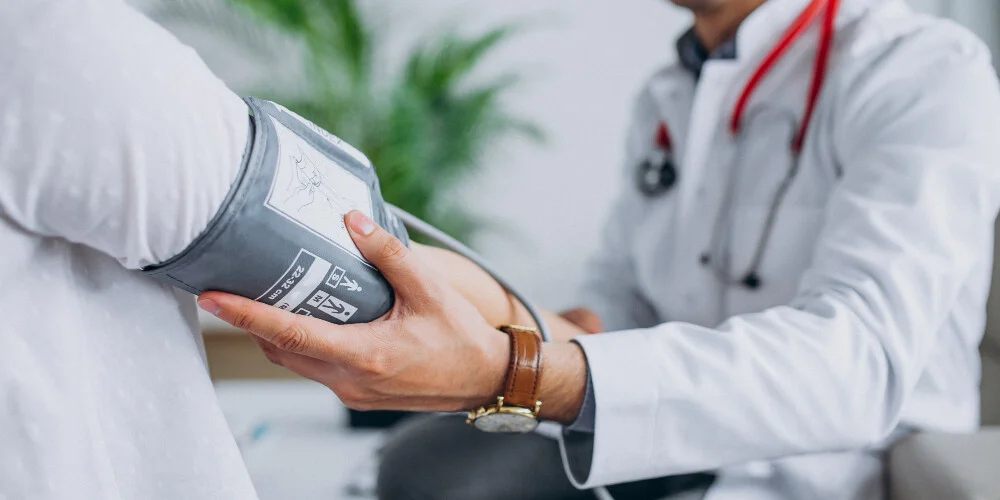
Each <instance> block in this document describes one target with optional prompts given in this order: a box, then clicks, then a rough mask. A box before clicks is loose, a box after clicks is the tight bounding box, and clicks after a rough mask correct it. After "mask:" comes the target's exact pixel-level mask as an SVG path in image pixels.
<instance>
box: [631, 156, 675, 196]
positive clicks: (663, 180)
mask: <svg viewBox="0 0 1000 500" xmlns="http://www.w3.org/2000/svg"><path fill="white" fill-rule="evenodd" d="M655 156H661V158H650V159H647V160H646V161H643V162H642V164H640V165H639V189H640V190H641V191H642V193H643V194H645V195H646V196H657V195H660V194H663V193H665V192H667V191H669V190H670V188H672V187H674V184H676V183H677V167H676V166H674V162H673V159H672V158H671V157H670V156H671V155H670V154H661V155H655Z"/></svg>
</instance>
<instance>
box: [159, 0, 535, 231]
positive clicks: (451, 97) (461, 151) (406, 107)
mask: <svg viewBox="0 0 1000 500" xmlns="http://www.w3.org/2000/svg"><path fill="white" fill-rule="evenodd" d="M204 1H205V0H202V2H204ZM228 1H229V3H230V5H231V8H232V10H233V11H235V13H236V14H237V15H240V16H247V17H249V18H250V19H252V20H254V22H256V23H257V24H258V25H259V24H263V25H264V26H267V27H270V28H273V29H276V30H278V31H279V32H280V33H283V34H284V35H286V36H288V37H290V38H292V39H293V40H295V41H297V42H299V43H300V44H301V47H302V50H301V53H302V57H303V58H304V61H303V62H304V65H303V66H304V68H305V82H304V85H303V88H302V89H278V90H267V89H265V90H262V91H261V92H260V93H259V95H261V96H262V97H265V98H268V99H272V100H274V101H277V102H280V103H282V104H283V105H284V106H286V107H288V108H289V109H292V110H293V111H295V112H297V113H299V114H301V115H302V116H304V117H306V118H308V119H310V120H312V121H314V122H315V123H316V124H317V125H319V126H321V127H323V128H325V129H327V130H329V131H331V132H333V133H335V134H337V135H338V136H340V137H341V138H343V139H344V140H346V141H348V142H349V143H351V144H353V145H354V146H356V147H357V148H358V149H360V150H361V151H363V152H365V154H367V155H368V156H369V158H371V160H372V162H373V163H374V164H375V166H376V169H377V171H378V175H379V179H380V183H381V186H382V191H383V194H384V196H385V198H386V199H387V200H388V201H390V202H391V203H394V204H396V205H399V206H400V207H402V208H403V209H405V210H407V211H409V212H411V213H413V214H414V215H417V216H418V217H421V218H423V219H425V220H427V221H429V222H431V223H432V224H434V225H436V226H438V227H440V228H442V229H444V230H446V231H448V232H449V233H451V234H452V235H454V236H456V237H458V238H459V239H467V238H468V237H469V236H470V235H471V234H472V233H473V231H474V230H475V229H476V228H477V226H478V224H477V221H475V220H474V219H473V218H472V217H471V216H470V215H469V214H468V213H467V212H465V211H463V210H461V209H459V208H458V207H456V206H454V204H453V203H452V202H449V201H448V200H446V199H443V198H442V196H441V195H442V193H444V192H445V191H446V190H447V189H448V188H449V187H451V186H453V185H454V184H455V183H456V182H457V181H459V180H460V179H462V178H463V176H465V175H467V174H469V173H471V172H473V171H475V170H476V169H477V168H478V167H479V166H480V162H481V159H482V158H483V157H484V153H485V152H486V151H487V150H488V149H489V147H490V146H491V145H493V144H496V143H497V142H498V140H499V139H500V138H502V137H503V136H504V135H506V134H509V133H520V134H524V135H526V136H528V137H530V138H533V139H541V137H542V134H541V132H540V131H539V130H538V129H537V128H536V127H535V126H534V125H532V124H531V123H528V122H526V121H523V120H521V119H519V118H517V117H514V116H511V115H510V114H508V113H507V112H505V110H504V107H503V106H502V104H501V102H500V100H501V98H502V96H503V95H504V94H505V93H506V92H507V91H508V90H509V89H510V88H511V86H512V85H514V84H515V83H517V81H518V78H517V77H516V76H515V75H512V74H506V75H503V76H500V77H497V78H495V79H493V80H488V81H486V82H482V83H476V82H473V81H472V79H471V78H470V75H472V74H473V73H474V71H475V70H476V69H477V68H478V67H479V66H480V65H481V64H482V62H483V61H484V59H486V58H487V57H488V56H489V55H490V53H491V51H493V50H494V49H495V48H496V47H497V46H498V45H499V44H500V43H501V42H503V41H504V40H506V39H507V38H509V37H510V36H511V35H512V34H514V33H515V30H514V29H512V28H511V27H509V26H505V27H500V28H497V29H494V30H491V31H489V32H487V33H484V34H481V35H479V36H475V37H464V36H460V35H458V34H455V33H446V34H444V35H439V36H437V37H434V38H430V39H427V40H425V41H423V42H421V43H419V44H417V45H416V46H415V47H413V48H412V49H411V50H410V51H409V54H408V57H407V59H406V62H405V64H404V65H403V66H402V67H401V68H398V70H397V71H395V72H392V73H393V74H391V75H390V76H389V77H388V78H386V76H385V75H384V71H382V70H383V68H376V67H375V65H376V63H375V61H377V60H378V56H379V53H380V51H381V50H382V48H383V45H382V43H380V40H383V39H384V38H383V37H384V36H386V35H385V34H383V33H380V32H378V31H377V30H376V29H375V28H373V27H372V25H371V24H369V22H368V21H367V20H366V19H365V18H364V17H363V16H362V15H361V13H360V12H359V9H358V5H357V3H356V1H355V0H228ZM383 1H388V0H383ZM186 3H187V4H189V5H187V7H186V9H188V10H189V11H190V9H191V8H192V4H193V5H197V4H198V2H197V1H195V2H192V1H190V0H189V1H187V2H186ZM174 5H177V4H174ZM203 8H204V6H203ZM174 9H176V7H174ZM209 10H211V9H209ZM202 14H206V12H202ZM210 15H218V13H217V12H216V13H214V14H210ZM216 24H217V25H218V26H220V27H221V28H222V29H227V30H231V31H234V32H241V31H247V30H246V29H245V24H240V23H238V22H237V23H234V22H231V21H230V22H226V23H216ZM250 33H252V30H250ZM246 35H247V33H243V36H246ZM250 36H251V38H253V36H252V35H250ZM248 43H257V44H260V43H261V41H260V40H259V39H258V40H248Z"/></svg>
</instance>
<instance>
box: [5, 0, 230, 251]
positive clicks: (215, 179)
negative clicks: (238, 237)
mask: <svg viewBox="0 0 1000 500" xmlns="http://www.w3.org/2000/svg"><path fill="white" fill-rule="evenodd" d="M0 68H3V70H2V73H3V77H0V216H4V215H5V216H6V217H7V218H8V219H9V220H11V221H12V222H13V223H14V224H17V225H19V226H21V227H22V228H24V229H25V230H27V231H29V232H34V233H37V234H39V235H43V236H51V237H59V238H64V239H66V240H69V241H71V242H75V243H80V244H83V245H87V246H89V247H93V248H95V249H97V250H100V251H102V252H104V253H107V254H108V255H111V256H113V257H115V258H118V259H119V260H120V261H121V262H122V263H123V264H124V265H126V266H128V267H131V268H137V267H141V266H144V265H148V264H152V263H157V262H161V261H164V260H166V259H168V258H170V257H172V256H173V255H175V254H177V253H179V252H180V251H181V250H183V249H184V248H185V247H186V246H187V245H188V243H190V242H191V241H193V240H194V238H195V237H196V236H197V235H198V234H199V233H200V232H201V231H202V230H203V229H204V228H205V227H206V226H207V224H208V222H209V221H210V220H211V218H212V216H213V215H214V214H215V213H216V211H217V210H218V208H219V205H220V204H221V203H222V201H223V199H224V198H225V196H226V194H227V192H228V190H229V186H230V184H231V183H232V182H233V180H234V178H235V176H236V174H237V172H238V171H239V168H240V164H241V161H242V156H243V152H244V148H245V147H246V142H247V132H248V114H247V108H246V106H245V105H244V103H243V101H242V100H241V99H239V98H238V97H237V96H236V95H235V94H233V92H231V91H230V90H229V89H228V88H226V86H225V85H224V84H223V83H222V82H221V81H219V79H217V78H216V77H215V76H214V75H213V74H212V73H211V72H210V71H209V70H208V68H207V67H205V65H204V63H203V62H202V61H201V59H199V57H198V55H197V54H195V52H194V51H193V50H192V49H190V48H188V47H186V46H184V45H183V44H181V43H180V42H179V41H177V40H176V39H175V38H174V37H173V36H172V35H171V34H169V33H168V32H166V31H165V30H164V29H162V28H161V27H160V26H158V25H156V24H155V23H153V22H152V21H151V20H149V19H147V18H146V17H144V16H143V15H142V14H140V13H138V12H136V11H135V10H134V9H133V8H132V7H130V6H128V5H126V4H125V3H124V2H122V1H120V0H60V1H48V0H11V1H5V2H3V5H0Z"/></svg>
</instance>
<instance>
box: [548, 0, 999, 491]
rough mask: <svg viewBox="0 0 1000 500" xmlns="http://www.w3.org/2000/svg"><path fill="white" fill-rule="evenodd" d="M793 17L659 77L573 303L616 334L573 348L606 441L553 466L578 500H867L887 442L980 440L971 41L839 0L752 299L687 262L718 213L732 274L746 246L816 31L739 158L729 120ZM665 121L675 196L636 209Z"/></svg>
mask: <svg viewBox="0 0 1000 500" xmlns="http://www.w3.org/2000/svg"><path fill="white" fill-rule="evenodd" d="M806 4H807V0H770V1H768V2H767V3H765V4H764V5H763V6H762V7H760V8H759V9H758V10H757V11H755V12H754V13H753V14H752V15H751V16H750V17H749V18H748V19H747V20H746V21H745V22H744V23H743V25H742V26H741V28H740V30H739V32H738V34H737V38H736V40H737V56H738V58H737V59H736V60H713V61H710V62H708V63H707V64H706V66H705V68H704V71H703V73H702V75H701V79H700V81H698V82H697V85H696V84H695V80H694V78H693V77H692V76H691V75H690V74H689V73H688V72H687V71H686V70H684V69H682V68H681V67H680V66H679V65H673V66H669V67H666V68H665V69H663V70H662V71H660V72H658V73H656V74H655V75H654V76H653V77H652V79H651V80H650V82H649V84H648V85H647V87H646V88H645V90H644V92H643V93H642V94H641V97H640V98H639V100H638V105H637V106H636V110H635V118H634V123H633V129H632V131H631V134H630V138H629V142H628V148H627V150H628V154H627V156H628V158H627V161H626V162H625V166H626V173H627V180H626V183H625V188H624V192H623V194H622V195H621V197H620V199H619V200H618V202H617V205H616V207H615V208H614V212H613V214H612V216H611V218H610V219H609V220H610V222H609V223H608V225H607V228H606V233H605V236H604V243H603V249H602V250H601V252H600V253H599V255H598V257H597V258H596V259H595V261H594V262H593V264H592V266H591V267H590V269H593V270H595V272H594V274H593V275H592V276H591V277H590V281H589V282H588V283H587V291H586V297H587V299H588V300H587V301H586V302H587V304H588V305H589V306H591V307H593V308H594V309H596V310H597V311H598V312H599V313H600V314H601V315H602V317H603V318H604V320H605V322H606V326H608V328H609V330H612V331H615V330H623V331H616V332H615V333H609V334H602V335H593V336H585V337H582V338H580V339H579V343H580V344H581V345H582V347H583V349H584V350H585V351H586V355H587V359H588V363H589V367H590V375H591V377H592V380H593V384H594V395H595V397H596V422H595V426H596V427H595V429H596V431H595V434H594V436H593V441H592V443H589V444H592V446H593V452H592V453H590V452H583V453H581V452H580V451H579V450H578V449H576V447H575V445H574V446H571V447H570V449H568V450H567V451H568V453H567V454H566V457H567V460H566V462H567V470H568V472H569V473H570V475H571V477H572V478H573V479H574V481H575V482H576V484H577V485H578V486H593V485H600V484H614V483H618V482H624V481H633V480H638V479H643V478H651V477H656V476H665V475H672V474H680V473H686V472H692V471H702V470H714V471H719V472H720V477H719V480H718V481H717V482H716V484H715V486H714V487H713V488H712V490H711V491H710V493H709V498H712V499H724V498H732V499H741V500H746V499H777V498H783V499H813V498H816V499H820V498H822V499H857V498H864V499H875V498H881V497H882V496H883V495H884V484H883V480H882V474H881V473H882V459H883V456H882V453H881V450H882V449H884V447H885V446H886V445H887V444H888V442H889V441H890V440H891V438H892V436H894V435H897V434H898V433H900V432H904V431H905V430H906V429H933V430H939V431H953V432H964V431H970V430H972V429H974V428H975V427H976V426H977V424H978V407H979V402H978V380H979V358H978V356H977V346H978V344H979V341H980V339H981V337H982V333H983V329H984V325H985V305H986V297H987V293H988V288H989V276H990V271H991V255H992V243H993V221H994V218H995V216H996V214H997V209H998V204H1000V169H998V168H997V167H998V164H1000V91H998V85H997V80H996V76H995V73H994V71H993V68H992V66H991V63H990V55H989V53H988V50H987V49H986V47H985V46H984V45H983V44H982V43H981V42H980V41H979V40H977V39H976V38H975V37H974V36H973V35H971V34H970V33H968V32H967V31H966V30H964V29H963V28H961V27H959V26H957V25H954V24H952V23H950V22H947V21H942V20H937V19H933V18H929V17H926V16H922V15H917V14H915V13H913V12H912V11H911V10H910V8H909V7H908V6H907V5H906V4H905V3H904V2H903V1H901V0H844V2H843V6H842V10H841V14H840V16H839V18H838V22H837V26H838V38H837V42H836V46H835V51H834V56H833V61H832V69H831V72H830V74H829V78H828V79H827V83H826V87H825V88H824V90H823V93H822V96H821V100H820V101H819V104H818V106H817V110H816V115H815V118H814V121H813V123H812V127H811V129H810V132H809V135H808V139H807V142H806V143H805V148H804V151H803V153H802V157H801V167H800V171H799V173H798V175H797V176H796V178H795V180H794V183H793V184H792V185H791V188H790V190H789V192H788V195H787V197H786V198H785V200H784V203H783V205H782V206H781V210H780V212H779V215H778V217H777V221H776V224H775V227H774V233H773V237H772V239H771V242H770V245H769V246H768V248H767V251H766V253H765V255H764V259H763V262H762V265H761V267H760V268H759V272H760V276H761V278H762V281H763V285H762V287H761V288H760V289H759V290H748V289H746V288H743V287H741V286H731V285H728V286H727V285H723V284H721V283H720V281H719V280H718V279H717V278H716V277H715V275H714V274H713V272H712V271H711V270H710V269H709V268H707V267H705V266H703V265H701V264H700V263H699V256H700V255H701V254H702V252H704V251H705V250H706V249H708V247H709V245H710V241H711V239H712V232H713V229H714V227H715V221H716V217H717V214H718V213H719V210H720V207H722V206H724V203H723V200H724V199H730V200H732V207H733V209H732V216H731V218H729V222H728V224H726V226H725V227H726V230H725V232H724V234H725V236H726V237H725V239H724V243H723V244H722V247H724V248H725V250H726V252H723V253H728V256H729V259H730V261H731V266H730V267H731V270H732V274H733V275H739V274H740V273H742V272H743V271H745V270H746V268H747V266H748V262H749V260H750V258H751V256H752V254H753V252H754V249H755V248H756V245H757V242H758V239H759V238H760V235H761V231H762V225H763V221H764V218H765V217H766V214H767V211H768V207H769V205H770V203H771V201H772V199H773V196H774V193H775V191H776V189H777V187H778V185H779V184H780V182H781V180H782V179H783V177H784V176H785V173H786V171H787V168H788V166H789V162H790V161H791V153H790V150H789V147H788V146H789V143H790V142H791V139H792V136H793V135H794V132H795V130H796V127H797V121H798V120H799V119H800V118H801V116H802V114H803V111H804V103H805V100H806V99H805V95H806V89H807V87H808V84H809V80H810V77H811V75H812V68H813V61H814V55H815V48H816V40H817V38H818V26H814V27H813V29H812V30H811V31H810V32H809V34H808V35H807V36H805V37H804V38H803V39H802V40H801V41H800V42H799V43H798V44H797V45H796V46H795V47H794V48H793V49H792V50H791V51H790V52H789V54H788V55H787V56H786V58H785V59H784V60H783V61H782V62H781V63H780V64H779V65H778V66H777V67H776V68H775V70H774V71H773V72H772V73H771V74H770V75H769V76H768V77H767V79H766V80H765V81H764V83H763V85H762V87H761V88H760V89H759V91H758V92H757V94H756V95H755V97H754V99H753V101H752V103H751V105H750V108H749V111H748V115H747V119H746V123H745V126H744V130H745V132H744V136H743V138H742V140H740V141H734V139H733V138H732V137H731V135H730V134H729V132H728V129H727V125H728V120H729V118H730V115H731V113H732V109H733V105H734V102H735V100H736V98H737V96H738V94H739V93H740V91H741V90H742V89H743V86H744V85H745V82H746V81H747V79H748V78H749V75H750V73H751V72H752V71H753V70H754V69H755V68H756V67H757V65H758V64H759V62H760V60H761V59H762V58H763V56H764V55H765V54H766V53H767V52H768V51H770V50H771V48H772V47H773V45H774V43H775V41H776V40H777V38H778V37H780V35H781V34H782V32H783V31H784V29H785V28H786V27H787V26H788V25H789V24H790V23H791V21H792V20H793V19H794V18H795V16H797V15H798V13H799V12H801V10H802V8H803V7H804V6H805V5H806ZM661 119H662V120H665V121H666V122H667V123H668V124H669V126H670V129H671V132H672V134H673V143H674V149H675V154H676V157H677V163H678V165H679V181H678V184H677V186H676V187H675V188H674V189H673V190H672V191H670V192H668V193H667V194H665V195H662V196H660V197H657V198H648V197H644V196H643V195H641V194H640V193H639V191H638V189H637V188H636V184H635V176H636V168H637V165H638V164H639V162H640V161H642V159H643V158H646V157H647V156H648V155H649V154H650V150H651V149H652V148H653V147H654V145H655V141H654V138H655V131H656V126H657V123H658V121H659V120H661ZM730 190H731V191H730ZM721 219H722V221H723V223H725V221H726V219H727V218H726V217H722V218H721ZM578 440H579V439H576V441H578ZM574 442H575V441H574Z"/></svg>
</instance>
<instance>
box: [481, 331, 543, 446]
mask: <svg viewBox="0 0 1000 500" xmlns="http://www.w3.org/2000/svg"><path fill="white" fill-rule="evenodd" d="M497 329H498V330H500V331H501V332H504V333H506V334H507V336H508V337H510V364H509V365H508V367H507V376H506V379H505V381H504V391H503V395H502V396H499V397H497V403H496V404H495V405H489V406H483V407H480V408H479V409H476V410H472V411H470V412H469V418H468V419H467V420H466V423H468V424H471V425H472V426H474V427H475V428H477V429H479V430H481V431H483V432H505V433H506V432H510V433H514V432H517V433H525V432H531V431H533V430H535V427H538V411H539V410H540V409H541V407H542V402H541V401H539V400H538V384H539V380H540V379H541V375H542V339H541V337H540V336H539V335H538V330H536V329H534V328H528V327H524V326H516V325H504V326H500V327H498V328H497Z"/></svg>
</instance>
